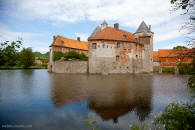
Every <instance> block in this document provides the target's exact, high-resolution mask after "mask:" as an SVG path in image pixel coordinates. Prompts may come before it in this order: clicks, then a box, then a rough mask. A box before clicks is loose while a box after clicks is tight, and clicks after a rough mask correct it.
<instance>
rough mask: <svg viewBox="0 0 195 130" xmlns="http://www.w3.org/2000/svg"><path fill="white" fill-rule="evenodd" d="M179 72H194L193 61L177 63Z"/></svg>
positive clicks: (194, 65)
mask: <svg viewBox="0 0 195 130" xmlns="http://www.w3.org/2000/svg"><path fill="white" fill-rule="evenodd" d="M177 67H178V69H179V74H195V63H179V64H178V66H177Z"/></svg>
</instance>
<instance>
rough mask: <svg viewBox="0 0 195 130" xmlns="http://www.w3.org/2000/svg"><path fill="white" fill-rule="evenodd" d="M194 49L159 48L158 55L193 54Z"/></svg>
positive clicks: (194, 52) (194, 53)
mask: <svg viewBox="0 0 195 130" xmlns="http://www.w3.org/2000/svg"><path fill="white" fill-rule="evenodd" d="M194 55H195V49H160V50H159V57H177V56H194Z"/></svg>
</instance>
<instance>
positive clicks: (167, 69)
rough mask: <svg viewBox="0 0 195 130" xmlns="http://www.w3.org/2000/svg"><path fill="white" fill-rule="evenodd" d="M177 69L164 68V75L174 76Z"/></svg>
mask: <svg viewBox="0 0 195 130" xmlns="http://www.w3.org/2000/svg"><path fill="white" fill-rule="evenodd" d="M174 71H175V69H174V68H162V73H163V74H174Z"/></svg>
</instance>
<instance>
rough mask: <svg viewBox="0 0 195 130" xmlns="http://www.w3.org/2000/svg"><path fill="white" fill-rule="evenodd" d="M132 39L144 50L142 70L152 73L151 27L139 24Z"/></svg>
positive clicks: (143, 23) (142, 23)
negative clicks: (141, 45)
mask: <svg viewBox="0 0 195 130" xmlns="http://www.w3.org/2000/svg"><path fill="white" fill-rule="evenodd" d="M134 37H135V38H136V39H137V41H138V42H139V43H141V44H143V46H144V49H143V51H142V53H143V59H144V63H143V64H144V69H143V71H145V72H152V71H153V32H152V31H151V25H149V26H147V25H146V23H145V22H144V21H142V22H141V24H140V25H139V27H138V29H137V30H136V32H135V33H134Z"/></svg>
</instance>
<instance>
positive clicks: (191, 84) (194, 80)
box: [188, 76, 195, 93]
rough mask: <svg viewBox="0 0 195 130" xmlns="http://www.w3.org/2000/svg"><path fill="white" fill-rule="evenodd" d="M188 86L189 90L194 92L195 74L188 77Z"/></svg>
mask: <svg viewBox="0 0 195 130" xmlns="http://www.w3.org/2000/svg"><path fill="white" fill-rule="evenodd" d="M188 87H189V88H190V92H192V93H194V92H195V76H191V77H190V78H189V79H188Z"/></svg>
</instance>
